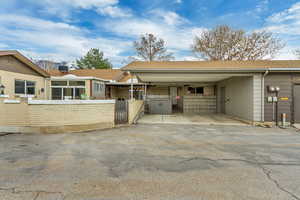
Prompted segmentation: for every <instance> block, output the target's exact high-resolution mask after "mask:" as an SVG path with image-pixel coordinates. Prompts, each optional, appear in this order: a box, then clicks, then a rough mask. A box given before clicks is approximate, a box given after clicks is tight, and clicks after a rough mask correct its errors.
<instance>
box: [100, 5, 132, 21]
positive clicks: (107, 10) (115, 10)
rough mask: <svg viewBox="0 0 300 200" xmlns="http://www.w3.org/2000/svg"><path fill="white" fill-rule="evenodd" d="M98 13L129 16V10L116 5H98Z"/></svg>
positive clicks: (111, 15)
mask: <svg viewBox="0 0 300 200" xmlns="http://www.w3.org/2000/svg"><path fill="white" fill-rule="evenodd" d="M97 12H98V13H99V14H102V15H105V16H110V17H113V18H115V17H130V16H131V12H130V10H125V9H121V8H119V7H117V6H107V7H100V8H98V9H97Z"/></svg>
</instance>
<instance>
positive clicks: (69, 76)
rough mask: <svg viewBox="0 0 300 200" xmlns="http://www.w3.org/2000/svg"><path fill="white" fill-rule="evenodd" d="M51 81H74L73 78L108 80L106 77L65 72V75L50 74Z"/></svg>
mask: <svg viewBox="0 0 300 200" xmlns="http://www.w3.org/2000/svg"><path fill="white" fill-rule="evenodd" d="M51 80H53V81H75V80H99V81H103V82H105V81H109V80H107V79H101V78H96V77H93V76H76V75H73V74H67V75H65V76H51Z"/></svg>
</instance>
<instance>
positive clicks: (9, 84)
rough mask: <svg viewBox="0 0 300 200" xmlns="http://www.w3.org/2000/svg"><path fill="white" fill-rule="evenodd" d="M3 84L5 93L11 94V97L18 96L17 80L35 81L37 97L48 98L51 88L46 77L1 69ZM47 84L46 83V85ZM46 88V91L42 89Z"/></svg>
mask: <svg viewBox="0 0 300 200" xmlns="http://www.w3.org/2000/svg"><path fill="white" fill-rule="evenodd" d="M0 78H1V84H3V85H4V86H5V90H4V94H5V95H9V98H10V99H15V98H18V95H16V94H15V80H16V79H18V80H27V81H34V82H35V83H36V86H35V95H36V98H37V99H47V96H48V92H49V89H48V87H47V84H48V83H47V81H48V80H46V79H45V78H44V77H41V76H35V75H29V74H20V73H16V72H9V71H3V70H0ZM45 84H46V85H45ZM42 88H44V90H45V91H44V92H42V91H41V89H42Z"/></svg>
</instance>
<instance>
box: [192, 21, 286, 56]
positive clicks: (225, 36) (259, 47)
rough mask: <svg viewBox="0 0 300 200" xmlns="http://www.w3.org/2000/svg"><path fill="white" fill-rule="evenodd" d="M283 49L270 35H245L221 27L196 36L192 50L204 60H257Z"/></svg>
mask: <svg viewBox="0 0 300 200" xmlns="http://www.w3.org/2000/svg"><path fill="white" fill-rule="evenodd" d="M283 47H284V44H283V43H282V42H281V40H279V39H277V38H275V37H274V36H273V34H272V33H269V32H266V31H257V32H253V33H250V34H247V33H246V32H245V31H244V30H234V29H232V28H231V27H229V26H226V25H223V26H217V27H216V28H214V29H212V30H208V31H204V32H203V33H202V34H201V35H200V36H196V37H195V40H194V44H193V45H192V50H193V51H194V52H195V54H196V55H197V56H199V57H201V58H203V59H206V60H259V59H271V58H273V57H274V55H276V53H278V51H279V50H280V49H282V48H283Z"/></svg>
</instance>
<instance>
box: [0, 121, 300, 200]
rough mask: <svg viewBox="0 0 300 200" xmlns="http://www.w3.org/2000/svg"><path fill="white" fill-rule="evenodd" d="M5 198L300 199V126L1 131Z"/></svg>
mask: <svg viewBox="0 0 300 200" xmlns="http://www.w3.org/2000/svg"><path fill="white" fill-rule="evenodd" d="M0 199H1V200H2V199H3V200H18V199H20V200H27V199H28V200H41V199H45V200H63V199H64V200H77V199H81V200H145V199H147V200H154V199H155V200H157V199H161V200H202V199H203V200H204V199H205V200H215V199H222V200H224V199H225V200H226V199H228V200H241V199H251V200H252V199H253V200H256V199H264V200H265V199H272V200H273V199H280V200H281V199H287V200H293V199H295V200H299V199H300V132H297V131H296V130H295V129H286V130H282V129H265V128H257V127H248V126H204V125H202V126H195V125H136V126H133V127H124V128H118V129H113V130H105V131H97V132H89V133H77V134H57V135H23V134H21V135H19V134H16V135H6V136H0Z"/></svg>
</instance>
